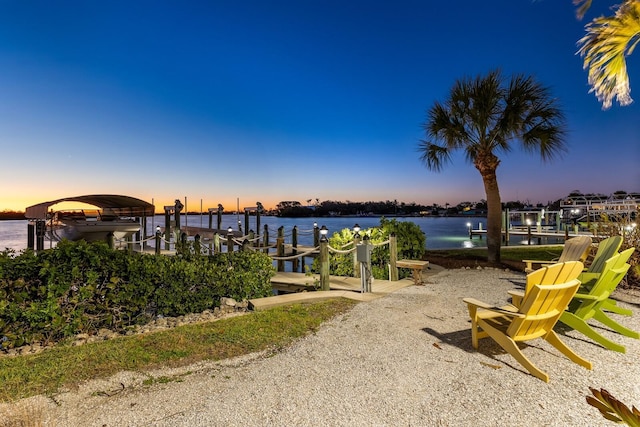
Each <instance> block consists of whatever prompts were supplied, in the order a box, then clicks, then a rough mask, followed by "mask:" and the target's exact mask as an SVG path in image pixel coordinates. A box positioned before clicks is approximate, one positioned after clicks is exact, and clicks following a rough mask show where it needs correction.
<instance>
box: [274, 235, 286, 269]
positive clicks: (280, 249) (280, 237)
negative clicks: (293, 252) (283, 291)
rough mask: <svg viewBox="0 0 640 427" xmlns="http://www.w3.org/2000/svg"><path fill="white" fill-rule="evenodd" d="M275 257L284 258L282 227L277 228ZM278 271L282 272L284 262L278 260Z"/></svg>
mask: <svg viewBox="0 0 640 427" xmlns="http://www.w3.org/2000/svg"><path fill="white" fill-rule="evenodd" d="M276 255H277V256H279V257H284V226H282V225H281V226H280V227H278V238H277V239H276ZM278 271H284V260H282V259H279V260H278Z"/></svg>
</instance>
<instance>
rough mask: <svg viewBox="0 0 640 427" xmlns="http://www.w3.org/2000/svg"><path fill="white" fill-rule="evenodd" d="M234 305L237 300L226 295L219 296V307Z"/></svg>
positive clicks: (236, 303)
mask: <svg viewBox="0 0 640 427" xmlns="http://www.w3.org/2000/svg"><path fill="white" fill-rule="evenodd" d="M236 305H238V302H237V301H236V300H235V299H233V298H228V297H222V298H220V307H224V306H230V307H235V306H236Z"/></svg>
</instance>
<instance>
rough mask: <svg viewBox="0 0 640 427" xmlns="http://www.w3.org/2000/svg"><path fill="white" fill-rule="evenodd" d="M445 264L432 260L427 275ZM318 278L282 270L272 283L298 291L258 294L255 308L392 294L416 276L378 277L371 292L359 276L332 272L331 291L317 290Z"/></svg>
mask: <svg viewBox="0 0 640 427" xmlns="http://www.w3.org/2000/svg"><path fill="white" fill-rule="evenodd" d="M443 270H444V268H442V267H440V266H437V265H433V264H430V266H429V269H425V270H424V272H423V275H424V276H425V277H426V276H431V275H434V274H437V273H439V272H441V271H443ZM315 280H318V275H317V274H314V275H311V276H307V275H306V274H304V273H284V272H279V273H276V275H275V276H274V277H273V278H271V283H272V284H273V287H274V288H275V289H282V290H288V291H289V292H291V291H292V290H294V292H292V293H289V294H284V295H275V296H272V297H266V298H256V299H252V300H249V308H250V309H251V310H265V309H268V308H271V307H277V306H281V305H287V304H295V303H303V302H315V301H322V300H326V299H330V298H349V299H352V300H356V301H371V300H374V299H376V298H381V297H383V296H385V295H389V294H390V293H393V292H395V291H397V290H399V289H402V288H406V287H408V286H414V281H413V279H412V278H410V277H407V278H405V279H401V280H397V281H390V280H374V281H373V283H372V285H371V292H365V293H363V292H361V289H362V285H361V282H360V279H359V278H355V277H341V276H329V280H330V289H331V290H329V291H316V290H314V289H315V288H314V286H313V284H314V281H315ZM295 290H297V291H295Z"/></svg>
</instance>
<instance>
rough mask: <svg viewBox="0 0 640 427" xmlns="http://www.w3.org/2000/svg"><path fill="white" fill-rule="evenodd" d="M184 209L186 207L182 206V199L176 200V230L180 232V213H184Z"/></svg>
mask: <svg viewBox="0 0 640 427" xmlns="http://www.w3.org/2000/svg"><path fill="white" fill-rule="evenodd" d="M183 208H184V205H183V204H182V202H181V201H180V199H176V201H175V208H174V211H173V212H174V213H175V217H176V230H180V212H182V209H183Z"/></svg>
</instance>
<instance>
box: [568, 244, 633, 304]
mask: <svg viewBox="0 0 640 427" xmlns="http://www.w3.org/2000/svg"><path fill="white" fill-rule="evenodd" d="M621 245H622V236H611V237H607V238H606V239H604V240H603V241H601V242H600V244H598V251H597V252H596V254H595V256H594V257H593V261H592V262H591V264H590V265H589V267H588V268H586V269H585V271H584V272H583V273H582V274H581V275H580V276H578V280H580V282H582V285H581V290H583V291H584V290H585V289H587V290H589V289H590V288H591V286H593V284H594V283H595V282H596V281H597V280H598V277H599V276H600V274H602V270H604V264H605V262H606V261H607V260H608V259H609V258H611V257H612V256H614V255H615V254H616V253H617V252H618V249H620V246H621ZM603 310H606V311H609V312H612V313H616V314H622V315H625V316H631V315H632V314H633V312H632V311H631V310H630V309H628V308H622V307H619V306H618V305H617V303H616V301H615V300H613V299H611V298H607V301H606V302H605V303H604V304H603Z"/></svg>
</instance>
